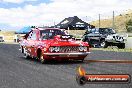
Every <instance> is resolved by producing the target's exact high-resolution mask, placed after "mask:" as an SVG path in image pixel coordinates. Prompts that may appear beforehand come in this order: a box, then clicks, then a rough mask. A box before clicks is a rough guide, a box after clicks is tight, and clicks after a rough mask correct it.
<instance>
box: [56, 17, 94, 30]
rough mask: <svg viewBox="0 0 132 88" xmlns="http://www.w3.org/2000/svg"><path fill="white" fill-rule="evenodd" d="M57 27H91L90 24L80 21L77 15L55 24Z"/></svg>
mask: <svg viewBox="0 0 132 88" xmlns="http://www.w3.org/2000/svg"><path fill="white" fill-rule="evenodd" d="M55 27H57V28H64V29H68V28H70V29H73V30H74V29H79V30H84V29H86V28H91V25H90V24H88V23H86V22H84V21H82V20H81V19H79V18H78V17H77V16H74V17H68V18H65V19H64V20H62V21H61V22H60V23H59V24H57V25H55Z"/></svg>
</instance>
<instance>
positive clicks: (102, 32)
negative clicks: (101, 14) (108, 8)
mask: <svg viewBox="0 0 132 88" xmlns="http://www.w3.org/2000/svg"><path fill="white" fill-rule="evenodd" d="M99 31H100V33H101V34H115V31H114V30H113V29H110V28H105V29H104V28H101V29H100V30H99Z"/></svg>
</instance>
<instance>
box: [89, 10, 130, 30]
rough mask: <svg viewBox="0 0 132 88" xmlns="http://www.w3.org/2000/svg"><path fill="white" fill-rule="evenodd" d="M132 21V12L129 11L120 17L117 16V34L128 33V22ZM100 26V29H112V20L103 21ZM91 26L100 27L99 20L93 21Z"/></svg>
mask: <svg viewBox="0 0 132 88" xmlns="http://www.w3.org/2000/svg"><path fill="white" fill-rule="evenodd" d="M130 19H131V20H132V10H129V11H128V12H126V13H122V14H120V15H118V16H115V30H116V31H117V32H126V31H127V29H126V22H128V21H129V20H130ZM100 22H101V24H100V27H110V28H112V18H111V19H102V20H101V21H100ZM90 24H92V25H94V26H96V27H98V26H99V20H97V21H93V22H91V23H90Z"/></svg>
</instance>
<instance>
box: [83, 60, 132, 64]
mask: <svg viewBox="0 0 132 88" xmlns="http://www.w3.org/2000/svg"><path fill="white" fill-rule="evenodd" d="M91 62H105V63H129V64H132V60H84V63H91Z"/></svg>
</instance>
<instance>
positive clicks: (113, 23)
mask: <svg viewBox="0 0 132 88" xmlns="http://www.w3.org/2000/svg"><path fill="white" fill-rule="evenodd" d="M112 25H113V29H115V12H114V11H113V21H112Z"/></svg>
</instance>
